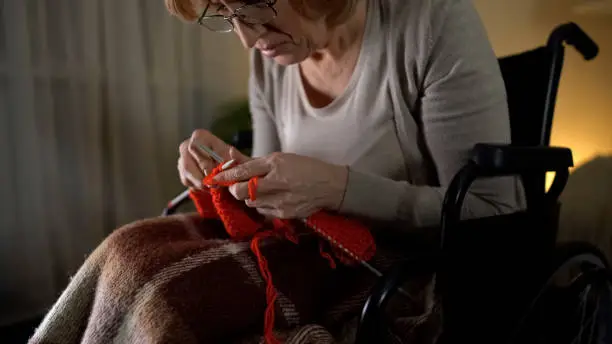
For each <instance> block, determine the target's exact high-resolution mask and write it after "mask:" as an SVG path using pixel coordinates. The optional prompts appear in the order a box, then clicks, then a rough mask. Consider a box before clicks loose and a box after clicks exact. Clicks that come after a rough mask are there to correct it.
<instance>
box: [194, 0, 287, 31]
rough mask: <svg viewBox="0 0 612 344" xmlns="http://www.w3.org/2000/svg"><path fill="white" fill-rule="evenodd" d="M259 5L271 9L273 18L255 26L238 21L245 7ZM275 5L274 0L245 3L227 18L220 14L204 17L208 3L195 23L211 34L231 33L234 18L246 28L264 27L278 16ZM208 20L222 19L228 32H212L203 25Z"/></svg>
mask: <svg viewBox="0 0 612 344" xmlns="http://www.w3.org/2000/svg"><path fill="white" fill-rule="evenodd" d="M261 4H265V5H266V6H267V8H269V9H271V10H272V11H273V12H274V16H272V18H271V19H270V20H268V21H266V22H262V23H257V24H251V23H245V22H244V21H242V20H240V11H241V10H242V9H244V8H246V7H250V6H257V5H261ZM275 4H276V0H266V1H259V2H254V3H246V4H244V5H242V6H240V7H238V8H237V9H235V10H234V12H233V13H232V14H231V15H229V16H224V15H222V14H212V15H208V16H207V15H206V12H208V8H209V7H210V2H208V3H207V4H206V7H205V8H204V11H202V14H201V15H200V17H198V20H197V23H198V25H200V26H203V27H205V28H206V29H208V30H210V31H212V32H218V33H228V32H233V31H235V30H236V27H235V26H234V23H233V20H234V18H236V19H237V20H240V21H241V22H242V23H243V24H245V25H247V26H253V25H264V24H267V23H269V22H270V21H272V20H274V18H276V16H277V15H278V12H277V11H276V8H275V7H274V5H275ZM208 18H215V19H219V18H222V19H223V20H225V21H226V22H227V23H228V24H229V26H230V28H229V29H228V30H213V29H211V28H210V27H208V26H206V24H205V23H204V20H206V19H208Z"/></svg>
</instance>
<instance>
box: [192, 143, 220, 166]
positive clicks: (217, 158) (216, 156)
mask: <svg viewBox="0 0 612 344" xmlns="http://www.w3.org/2000/svg"><path fill="white" fill-rule="evenodd" d="M196 147H198V148H199V149H201V150H203V151H204V152H205V153H206V154H208V155H209V156H210V157H211V158H213V160H215V161H216V162H218V163H219V164H221V163H223V162H224V161H225V160H223V158H222V157H221V156H220V155H219V154H217V153H215V151H214V150H212V149H210V148H208V147H206V146H204V145H203V144H200V143H196Z"/></svg>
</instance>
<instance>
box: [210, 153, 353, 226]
mask: <svg viewBox="0 0 612 344" xmlns="http://www.w3.org/2000/svg"><path fill="white" fill-rule="evenodd" d="M257 176H258V177H260V178H259V181H258V183H257V190H256V192H255V200H254V201H252V200H250V199H249V189H248V181H249V179H251V178H252V177H257ZM347 178H348V169H347V168H346V167H344V166H338V165H332V164H328V163H326V162H323V161H321V160H317V159H313V158H309V157H304V156H300V155H296V154H289V153H274V154H272V155H270V156H267V157H263V158H257V159H252V160H249V161H247V162H245V163H242V164H240V165H237V166H235V167H233V168H230V169H228V170H226V171H224V172H221V173H219V174H218V175H217V176H216V177H215V178H214V180H215V181H219V182H221V181H237V182H238V183H236V184H234V185H232V186H230V187H229V191H230V192H231V193H232V195H234V197H235V198H236V199H238V200H244V201H245V203H246V204H247V205H248V206H249V207H253V208H257V211H258V212H259V213H261V214H263V215H267V216H274V217H277V218H282V219H288V218H305V217H308V216H310V215H311V214H313V213H314V212H316V211H318V210H320V209H328V210H337V209H338V208H339V207H340V205H341V203H342V200H343V197H344V191H345V188H346V183H347Z"/></svg>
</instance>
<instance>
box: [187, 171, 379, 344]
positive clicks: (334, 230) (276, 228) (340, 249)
mask: <svg viewBox="0 0 612 344" xmlns="http://www.w3.org/2000/svg"><path fill="white" fill-rule="evenodd" d="M221 166H222V165H219V166H217V167H216V168H215V169H214V170H213V172H212V173H210V174H209V175H208V176H206V178H204V181H203V182H204V185H208V186H209V187H210V188H209V189H208V191H204V190H201V191H200V190H192V191H191V192H190V196H191V199H192V200H193V201H194V203H195V205H196V209H197V210H198V213H199V214H200V215H201V216H203V217H206V218H220V219H221V221H222V222H223V224H224V226H225V229H226V231H227V232H228V234H229V235H230V237H231V238H233V239H234V240H249V239H250V240H251V250H252V251H253V254H254V255H255V257H256V258H257V262H258V265H259V269H260V271H261V274H262V276H263V278H264V280H265V282H266V301H267V307H266V312H265V318H264V338H265V340H266V343H268V344H279V343H280V342H279V341H278V340H277V339H276V337H275V336H274V333H273V330H274V316H275V314H274V303H275V301H276V297H277V291H276V288H275V287H274V284H273V281H272V275H271V273H270V271H269V269H268V263H267V261H266V259H265V257H264V256H263V255H262V253H261V251H260V247H259V243H260V242H261V241H262V240H263V239H265V238H268V237H272V236H274V237H282V238H285V239H287V240H289V241H291V242H293V243H296V244H297V243H298V238H297V236H296V233H295V228H294V226H293V224H292V222H291V221H289V220H284V219H274V220H273V228H271V229H270V228H268V229H264V221H263V220H264V218H263V216H261V215H259V214H258V213H257V212H255V211H254V210H253V209H249V208H248V207H246V206H245V205H244V204H243V203H241V202H240V201H238V200H236V199H235V198H234V197H233V196H232V195H231V194H230V193H229V191H228V190H227V188H226V187H227V186H230V185H232V184H234V183H235V182H222V183H220V182H216V181H214V180H213V178H214V177H215V176H216V175H217V174H218V173H219V172H221V170H222V167H221ZM258 180H259V179H258V178H257V177H254V178H251V179H250V180H249V183H248V188H249V197H250V198H251V199H252V200H255V198H256V191H257V183H258ZM304 222H305V224H306V225H307V226H308V227H310V228H311V229H313V230H314V231H315V232H316V233H318V234H319V235H320V236H322V237H323V238H324V239H326V240H327V241H329V242H330V243H331V247H332V251H333V252H334V253H335V256H336V258H337V259H338V260H339V261H340V262H342V263H344V264H347V265H352V264H355V263H357V262H359V261H362V260H363V261H368V260H370V259H371V258H372V256H373V255H374V253H375V251H376V246H375V243H374V239H373V237H372V235H371V233H370V231H369V230H368V229H367V228H366V227H365V226H363V224H361V223H360V222H358V221H355V220H351V219H348V218H345V217H342V216H339V215H332V214H330V213H327V212H324V211H319V212H317V213H315V214H313V215H311V216H310V217H308V218H307V219H306V220H305V221H304ZM320 253H321V256H323V257H324V258H325V259H327V260H328V261H329V263H330V266H331V267H332V268H335V267H336V264H335V262H334V259H333V257H332V256H331V255H330V254H329V253H327V252H325V251H324V247H323V242H321V243H320Z"/></svg>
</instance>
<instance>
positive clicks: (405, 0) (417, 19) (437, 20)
mask: <svg viewBox="0 0 612 344" xmlns="http://www.w3.org/2000/svg"><path fill="white" fill-rule="evenodd" d="M370 1H372V0H370ZM373 1H376V2H377V3H378V5H379V6H378V7H379V11H380V17H381V19H380V20H381V24H382V28H383V30H385V31H387V32H389V33H390V34H391V35H392V38H397V39H401V40H403V41H404V42H407V43H410V45H411V46H416V45H418V44H425V45H427V46H429V45H432V44H434V43H435V40H436V39H437V38H438V36H439V35H440V34H441V33H442V32H443V31H444V27H445V25H446V24H447V22H448V21H449V20H457V19H459V18H466V17H469V18H472V17H473V16H474V13H475V8H474V6H473V4H472V0H373ZM466 24H469V23H468V22H466Z"/></svg>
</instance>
